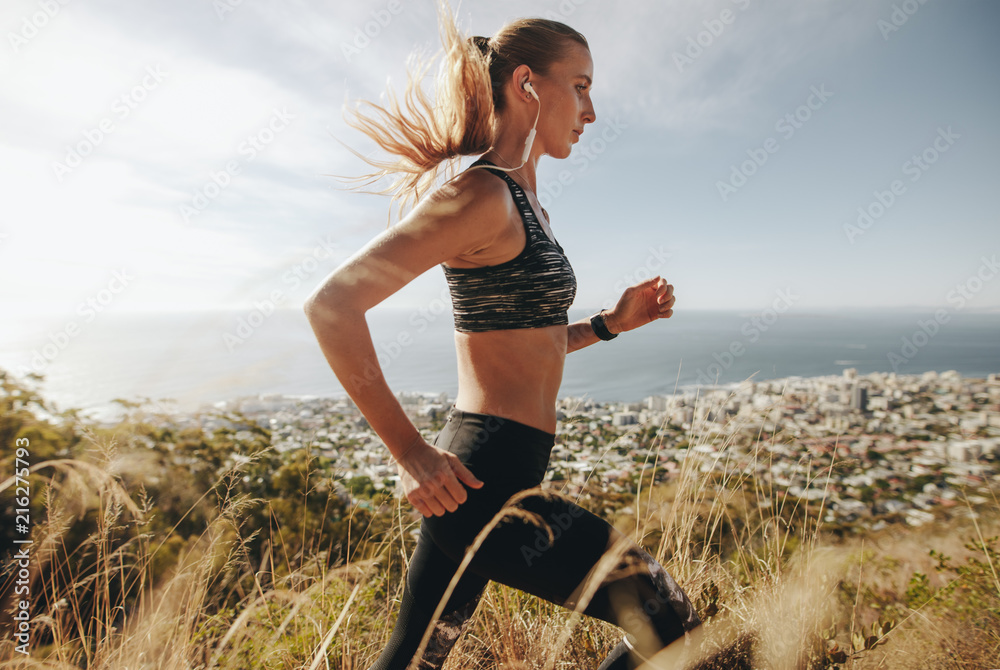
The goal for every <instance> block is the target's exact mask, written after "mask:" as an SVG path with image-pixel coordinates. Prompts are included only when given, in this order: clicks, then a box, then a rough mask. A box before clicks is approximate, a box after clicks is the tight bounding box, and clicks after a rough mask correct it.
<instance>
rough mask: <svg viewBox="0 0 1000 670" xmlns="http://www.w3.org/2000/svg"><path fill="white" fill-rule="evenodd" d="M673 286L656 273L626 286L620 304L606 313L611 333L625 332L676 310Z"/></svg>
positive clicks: (664, 317) (605, 319) (662, 317)
mask: <svg viewBox="0 0 1000 670" xmlns="http://www.w3.org/2000/svg"><path fill="white" fill-rule="evenodd" d="M673 307H674V287H673V285H672V284H668V283H667V280H666V279H664V278H663V277H660V276H659V275H657V276H656V277H653V278H652V279H647V280H646V281H644V282H640V283H638V284H634V285H632V286H629V287H628V288H627V289H625V292H624V293H622V297H621V298H619V299H618V304H617V305H615V307H614V309H613V310H611V312H610V313H606V314H605V315H604V322H605V323H606V324H607V326H608V328H609V329H610V330H611V332H612V333H624V332H625V331H627V330H634V329H635V328H638V327H639V326H645V325H646V324H647V323H650V322H652V321H655V320H656V319H669V318H670V316H671V315H672V314H673V313H674V310H673Z"/></svg>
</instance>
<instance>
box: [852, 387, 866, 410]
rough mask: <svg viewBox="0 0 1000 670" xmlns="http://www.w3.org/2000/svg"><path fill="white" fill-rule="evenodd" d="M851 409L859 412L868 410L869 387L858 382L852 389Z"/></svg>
mask: <svg viewBox="0 0 1000 670" xmlns="http://www.w3.org/2000/svg"><path fill="white" fill-rule="evenodd" d="M851 409H853V410H858V411H859V412H867V411H868V389H866V388H865V387H863V386H861V385H860V384H856V385H855V386H854V388H853V389H852V390H851Z"/></svg>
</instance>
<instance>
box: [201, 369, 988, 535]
mask: <svg viewBox="0 0 1000 670" xmlns="http://www.w3.org/2000/svg"><path fill="white" fill-rule="evenodd" d="M398 399H399V401H400V403H401V405H402V407H403V408H404V410H405V411H406V413H407V415H408V416H409V417H410V418H411V419H412V420H413V422H414V424H415V425H416V426H417V427H418V429H420V430H421V432H422V434H423V435H424V437H425V438H426V439H427V440H428V441H433V438H434V436H435V435H436V433H437V432H438V431H439V430H440V428H441V426H442V425H443V422H444V420H445V419H446V418H447V414H448V410H449V408H450V407H451V403H452V402H453V400H452V399H451V398H449V397H448V396H447V395H446V394H414V393H400V394H398ZM217 407H218V408H220V409H225V410H227V411H235V412H239V413H240V414H242V415H243V416H245V417H247V418H248V419H253V420H255V421H257V422H258V423H260V424H261V425H263V426H266V427H268V428H269V429H270V431H271V439H272V445H273V446H274V448H275V449H276V450H278V451H279V452H287V451H291V450H296V449H303V448H308V449H310V450H312V451H315V452H317V453H319V454H321V455H323V456H325V457H326V458H328V459H330V462H331V463H332V464H333V467H334V470H335V474H334V476H335V478H336V479H337V481H338V482H339V484H338V490H339V491H340V494H341V495H342V496H343V497H345V498H351V497H352V495H354V496H357V495H358V491H359V490H361V489H360V487H359V486H357V484H358V483H359V482H363V483H364V487H363V488H364V490H367V491H369V492H374V491H386V490H392V489H394V487H395V485H396V483H397V482H398V480H399V476H398V474H397V469H396V466H395V465H394V464H393V463H392V460H391V457H390V454H389V451H388V449H387V448H386V446H385V445H384V444H383V443H382V441H381V440H380V439H379V437H378V435H376V433H375V432H374V431H373V430H372V429H371V427H370V426H369V425H368V422H367V421H366V420H365V418H364V417H363V416H362V415H361V414H360V412H359V411H358V409H357V407H355V406H354V404H353V403H352V402H351V400H350V399H349V398H347V397H346V396H345V397H342V398H301V397H288V396H279V395H264V396H259V397H248V398H240V399H237V400H234V401H230V402H226V403H220V404H219V405H218V406H217ZM689 459H695V460H694V461H690V460H689ZM998 461H1000V374H991V375H989V376H988V377H987V378H985V379H983V378H979V379H975V378H963V377H961V376H960V375H959V374H958V373H956V372H954V371H947V372H942V373H937V372H927V373H924V374H920V375H897V374H895V373H871V374H866V375H859V374H858V373H857V371H856V370H854V369H846V370H844V372H843V374H841V375H832V376H825V377H813V378H800V377H792V378H786V379H774V380H767V381H759V382H755V381H752V380H748V381H745V382H743V383H741V384H736V385H731V386H727V387H724V388H722V387H717V388H699V389H695V390H690V391H687V392H685V393H677V394H674V395H670V396H650V397H647V398H645V399H644V400H643V401H642V402H631V403H624V402H623V403H607V402H593V401H591V400H588V399H587V398H574V397H566V398H562V399H561V400H560V401H559V405H558V425H557V429H556V444H555V447H554V448H553V451H552V455H551V458H550V462H549V468H548V472H547V473H546V482H545V483H544V484H543V486H554V487H557V488H558V489H559V490H561V491H562V492H563V493H566V494H569V495H572V494H574V493H579V492H580V491H581V489H582V488H583V487H584V486H585V484H586V483H587V482H588V481H590V482H595V481H596V482H600V484H601V486H602V487H605V488H606V489H608V490H611V491H616V492H624V493H627V492H634V490H635V487H636V486H637V484H638V482H639V481H640V479H641V480H642V481H643V482H645V483H646V484H648V483H649V482H650V481H655V482H658V483H668V482H670V481H671V480H672V479H676V478H677V477H679V476H680V475H681V473H682V472H683V471H684V470H685V463H686V462H687V464H688V465H689V466H693V467H695V468H697V470H698V471H699V472H701V473H707V474H715V473H718V480H719V481H720V482H721V481H728V482H730V484H729V485H730V486H731V485H732V481H733V480H732V478H733V477H736V478H738V479H739V480H741V481H744V482H747V483H748V484H749V483H752V485H753V486H754V487H755V488H756V489H757V490H763V491H768V492H770V493H769V494H768V496H776V497H781V498H783V499H793V500H794V499H797V500H802V501H814V500H815V501H822V509H823V510H824V512H823V514H824V517H823V521H824V522H825V523H828V524H840V525H844V526H846V525H850V526H851V527H856V528H862V529H864V528H867V529H871V530H878V529H879V528H882V527H884V526H886V525H887V524H889V523H900V522H905V523H907V524H909V525H911V526H920V525H923V524H926V523H929V522H931V521H933V520H934V519H935V518H936V517H938V516H940V515H942V514H949V515H975V514H976V511H975V510H976V509H977V508H978V507H979V506H981V505H984V504H987V503H995V499H994V497H993V496H994V493H995V491H996V490H997V484H998V483H1000V467H998ZM345 482H346V483H351V484H352V485H351V486H350V487H347V486H344V485H343V484H344V483H345ZM720 486H721V484H720ZM352 491H353V492H354V493H353V494H352ZM768 501H769V500H765V502H768Z"/></svg>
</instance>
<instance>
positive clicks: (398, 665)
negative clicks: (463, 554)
mask: <svg viewBox="0 0 1000 670" xmlns="http://www.w3.org/2000/svg"><path fill="white" fill-rule="evenodd" d="M457 568H458V564H456V563H455V562H454V561H452V560H451V559H450V558H448V556H446V555H445V554H444V553H442V552H441V550H440V549H438V548H437V547H436V546H435V545H434V542H433V541H431V539H430V537H429V536H427V534H426V533H425V532H421V535H420V539H419V540H418V541H417V547H416V549H414V551H413V555H412V556H411V557H410V567H409V570H408V571H407V573H406V578H405V580H404V583H403V596H402V601H401V602H400V605H399V612H398V614H397V616H396V625H395V627H394V628H393V631H392V636H391V637H390V638H389V642H388V644H386V647H385V649H383V650H382V653H381V654H380V655H379V657H378V660H377V661H376V662H375V665H373V666H372V667H371V670H404V669H405V668H406V667H407V665H408V664H409V663H410V661H411V660H413V658H414V656H415V655H416V653H417V648H418V647H419V646H420V640H421V639H422V638H423V636H424V631H426V630H427V626H428V624H429V623H430V622H431V616H432V615H433V614H434V610H436V609H437V606H438V603H439V602H440V601H441V597H442V596H443V595H444V593H445V591H446V590H447V588H448V584H449V583H450V582H451V578H452V576H454V574H455V571H456V570H457ZM487 581H488V580H486V579H484V578H483V577H480V576H479V575H476V574H473V573H466V574H465V575H463V576H462V577H461V579H459V581H458V584H457V585H456V587H455V590H454V591H453V593H452V595H451V597H450V598H449V600H448V604H447V605H446V606H445V608H444V609H443V610H442V613H441V616H440V617H439V618H438V620H437V621H436V622H435V624H434V630H433V632H432V633H431V637H430V639H429V640H428V643H427V647H426V649H425V651H424V654H423V657H422V658H421V662H420V665H418V666H417V667H418V668H419V669H420V670H440V668H441V667H442V666H443V665H444V661H445V659H446V658H447V656H448V653H449V652H450V651H451V648H452V647H453V646H455V643H456V642H458V638H459V636H460V635H461V633H462V630H463V629H464V628H465V624H466V623H467V622H468V620H469V619H470V618H471V617H472V614H473V613H474V612H475V611H476V605H477V604H478V603H479V597H480V596H481V595H482V592H483V589H484V588H485V587H486V584H487Z"/></svg>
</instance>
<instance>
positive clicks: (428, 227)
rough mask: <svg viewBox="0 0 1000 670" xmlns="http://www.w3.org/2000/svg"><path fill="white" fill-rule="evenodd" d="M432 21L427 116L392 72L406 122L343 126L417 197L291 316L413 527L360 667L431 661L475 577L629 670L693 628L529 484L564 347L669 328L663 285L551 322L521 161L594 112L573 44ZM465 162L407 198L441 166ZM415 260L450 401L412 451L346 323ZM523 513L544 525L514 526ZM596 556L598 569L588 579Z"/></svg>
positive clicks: (559, 264)
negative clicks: (394, 589) (381, 628)
mask: <svg viewBox="0 0 1000 670" xmlns="http://www.w3.org/2000/svg"><path fill="white" fill-rule="evenodd" d="M439 12H440V21H441V33H442V39H443V41H444V46H445V51H444V58H445V63H444V67H443V68H442V73H443V76H444V77H445V78H444V79H443V80H442V81H440V82H439V84H438V89H437V97H438V99H437V100H436V102H435V104H433V105H432V104H430V103H428V102H427V100H426V99H425V98H424V97H423V95H422V93H421V91H420V89H419V84H418V85H417V86H414V81H413V79H412V77H411V80H410V82H409V85H408V91H407V95H408V102H407V106H408V108H409V114H408V115H404V114H403V113H402V112H401V110H400V108H399V105H398V103H397V102H396V101H395V100H392V104H391V106H390V109H386V108H384V107H379V106H375V105H372V106H373V107H375V108H376V109H377V110H378V111H379V114H380V118H381V120H380V121H376V120H375V119H372V118H370V117H363V116H361V115H360V114H359V115H358V118H359V121H358V122H357V127H359V128H360V129H362V130H364V131H365V132H366V134H368V135H369V136H370V137H372V138H373V139H374V140H375V141H376V142H378V143H379V144H380V146H382V147H383V148H384V149H386V150H388V151H389V152H391V153H392V154H394V155H396V156H398V157H399V161H398V162H397V163H394V164H379V163H373V164H375V165H377V166H379V165H380V166H381V167H382V168H383V169H382V171H381V172H379V173H376V175H385V174H392V173H401V174H402V175H403V176H402V177H401V179H400V180H399V181H398V182H397V184H396V188H398V192H397V194H396V195H397V197H399V196H400V195H401V194H403V193H406V194H407V195H408V196H410V197H412V198H414V199H415V200H416V201H417V204H416V205H415V206H414V208H413V209H412V211H411V212H410V213H409V214H408V215H406V216H405V217H404V218H403V219H402V220H401V221H400V222H399V223H398V224H397V225H395V226H394V227H393V228H391V229H388V230H386V231H385V232H383V233H382V234H380V235H379V236H377V237H376V238H375V239H374V240H372V241H371V242H370V243H369V244H367V245H366V246H365V247H364V248H362V249H361V250H360V251H358V252H357V253H355V254H354V255H353V256H351V257H350V258H348V259H347V260H346V261H345V262H344V263H342V264H341V265H340V266H339V267H338V268H337V269H336V270H334V272H333V273H332V274H331V275H330V276H329V277H327V278H326V279H325V280H324V281H323V283H322V284H321V285H320V286H319V287H318V288H317V289H316V290H315V291H314V293H313V294H312V295H311V296H310V297H309V299H308V301H307V303H306V305H305V309H306V313H307V315H308V317H309V321H310V323H311V324H312V327H313V329H314V331H315V333H316V337H317V338H318V340H319V344H320V346H321V348H322V350H323V353H324V355H325V356H326V359H327V361H329V363H330V366H331V368H332V369H333V371H334V373H335V374H336V376H337V378H338V379H339V380H340V382H341V384H342V385H343V387H344V389H345V390H346V391H347V393H348V394H349V395H350V397H351V399H352V400H353V401H354V402H355V403H356V404H357V406H358V409H359V410H360V411H361V412H362V414H364V416H365V418H367V420H368V422H369V424H370V425H371V427H372V429H373V430H375V432H376V433H377V434H378V436H379V437H380V438H381V439H382V440H383V441H384V442H385V445H386V447H387V448H388V449H389V452H390V453H391V455H392V457H393V458H394V459H395V462H396V464H397V467H398V471H399V475H400V478H401V481H400V486H401V487H402V490H403V492H404V493H405V495H406V497H407V499H408V500H409V501H410V503H412V505H413V506H414V507H415V508H416V509H417V510H418V511H419V512H420V513H421V514H422V515H423V519H422V522H421V528H420V536H419V540H418V542H417V546H416V549H415V550H414V553H413V556H412V557H411V559H410V563H409V570H408V572H407V576H406V579H405V584H404V587H403V595H402V601H401V603H400V607H399V613H398V617H397V620H396V624H395V628H394V630H393V632H392V636H391V638H390V640H389V643H388V646H387V647H386V648H385V650H384V651H383V652H382V654H381V655H380V656H379V658H378V660H377V661H376V662H375V665H374V666H372V668H373V669H375V670H397V669H398V670H402V669H403V668H407V667H410V666H411V662H412V663H413V665H412V667H419V668H440V667H441V666H442V665H443V663H444V660H445V657H446V656H447V654H448V652H449V651H450V650H451V648H452V646H453V645H454V644H455V642H456V641H457V639H458V637H459V635H460V634H461V631H462V629H463V626H464V624H465V623H466V622H467V621H468V619H469V618H470V617H471V616H472V614H473V612H474V611H475V608H476V605H477V602H478V600H479V597H480V595H481V593H482V592H483V589H484V588H485V586H486V584H487V583H488V582H489V580H495V581H498V582H500V583H503V584H506V585H509V586H512V587H515V588H517V589H521V590H523V591H526V592H528V593H531V594H534V595H537V596H539V597H541V598H544V599H546V600H549V601H551V602H554V603H557V604H559V605H562V606H565V607H568V608H578V609H579V610H580V611H582V612H583V613H584V614H587V615H589V616H594V617H597V618H600V619H602V620H604V621H608V622H611V623H613V624H616V625H618V626H620V627H622V628H623V629H624V630H625V632H626V636H625V639H624V640H623V641H622V642H621V643H620V644H619V645H618V646H617V647H616V648H615V649H614V650H613V651H612V653H611V655H610V656H609V657H608V658H607V659H606V660H605V661H604V663H603V664H602V665H601V666H600V668H601V670H608V669H610V668H635V667H638V666H639V665H640V664H641V663H642V661H643V659H645V658H649V657H650V656H652V655H653V654H655V653H656V652H657V651H659V650H660V649H662V648H663V647H665V646H667V645H668V644H669V643H670V642H672V641H673V640H675V639H678V638H681V637H683V636H684V635H685V633H686V632H689V631H691V630H692V629H694V628H695V627H696V626H698V625H699V624H700V620H699V618H698V616H697V614H696V613H695V611H694V608H693V607H692V604H691V602H690V601H689V600H688V598H687V596H686V595H685V594H684V592H683V591H682V590H681V589H680V588H679V587H678V586H677V584H676V583H675V582H674V580H673V579H672V578H671V577H670V576H669V575H668V574H667V573H666V572H665V571H664V569H663V568H662V567H661V566H660V565H659V564H658V563H657V562H656V561H655V560H654V559H653V557H652V556H650V555H649V554H648V553H647V552H645V551H644V550H643V549H642V548H641V547H639V546H638V545H637V544H635V543H634V542H632V541H631V540H628V539H627V538H625V537H624V536H623V535H622V534H621V533H619V532H618V531H616V530H615V529H614V528H613V527H612V526H611V525H610V524H608V523H607V522H606V521H604V520H603V519H601V518H599V517H597V516H595V515H593V514H591V513H589V512H587V511H585V510H584V509H583V508H581V507H579V506H577V505H576V504H574V503H573V502H572V501H569V500H568V499H566V498H563V497H561V496H558V495H553V494H551V493H547V492H543V491H542V490H541V489H538V488H537V487H538V485H539V484H540V483H541V482H542V480H543V478H544V475H545V470H546V466H547V464H548V460H549V453H550V450H551V449H552V447H553V445H554V443H555V430H556V401H557V394H558V391H559V386H560V383H561V380H562V373H563V362H564V360H565V356H566V354H568V353H571V352H573V351H576V350H578V349H581V348H583V347H586V346H589V345H591V344H594V343H596V342H598V341H601V340H611V339H613V338H615V337H617V336H618V335H619V334H620V333H624V332H627V331H630V330H633V329H635V328H638V327H639V326H643V325H646V324H648V323H650V322H652V321H654V320H656V319H660V318H668V317H670V316H671V314H672V313H673V311H672V309H671V308H672V307H673V304H674V297H673V287H672V286H671V285H669V284H667V283H666V281H665V280H663V279H662V278H660V277H654V278H653V279H651V280H649V281H645V282H642V283H640V284H636V285H634V286H631V287H629V288H627V289H626V290H625V291H624V293H623V294H622V296H621V298H620V299H619V300H618V302H617V304H616V305H615V307H614V308H613V309H611V310H601V311H600V312H599V313H597V314H595V315H594V316H592V317H589V318H585V319H581V320H580V321H577V322H575V323H569V320H568V317H567V310H568V308H569V307H570V305H571V304H572V303H573V299H574V297H575V295H576V277H575V275H574V273H573V268H572V267H571V266H570V263H569V261H568V259H567V258H566V256H565V255H564V253H563V249H562V247H561V246H560V245H559V242H558V241H557V240H556V238H555V237H554V236H553V234H552V230H551V228H550V226H549V217H548V213H547V212H545V210H544V209H542V207H541V206H540V205H539V203H538V199H537V197H536V188H535V186H536V166H537V164H538V161H539V159H540V158H541V157H542V156H543V155H549V156H552V157H554V158H566V157H567V156H569V155H570V150H571V149H572V147H573V145H574V144H575V143H577V142H579V141H580V135H581V134H582V133H583V132H584V128H585V127H586V126H587V124H590V123H594V121H595V119H596V114H595V112H594V107H593V104H592V102H591V99H590V89H591V83H592V80H593V67H594V66H593V61H592V60H591V55H590V49H589V46H588V44H587V40H586V39H585V38H584V37H583V36H582V35H581V34H580V33H578V32H577V31H575V30H573V29H572V28H570V27H569V26H566V25H564V24H562V23H559V22H556V21H551V20H545V19H520V20H516V21H513V22H512V23H510V24H509V25H507V26H505V27H504V28H502V29H501V30H500V31H499V32H497V34H496V35H494V36H493V37H492V38H489V39H487V38H485V37H473V38H470V39H465V38H463V37H461V36H460V34H459V32H458V28H457V27H456V25H455V22H454V18H453V16H452V15H451V10H450V8H449V7H448V6H447V2H446V0H441V3H440V7H439ZM369 104H371V103H369ZM418 106H420V107H422V108H423V109H418V108H417V107H418ZM479 154H481V157H480V158H479V159H478V160H477V161H476V162H475V163H474V164H473V166H472V167H470V169H468V170H466V171H465V172H463V173H461V174H459V175H458V176H456V177H454V178H453V179H452V180H450V181H448V182H446V183H445V184H444V185H443V186H441V187H439V188H437V189H436V190H433V191H432V192H431V193H429V195H427V197H425V198H421V195H422V194H423V193H424V192H425V191H427V190H429V187H430V185H432V182H433V181H434V178H435V176H436V174H437V170H438V167H439V166H440V165H441V164H442V163H445V162H451V161H453V159H457V158H458V157H460V156H470V155H479ZM480 167H481V168H482V169H474V168H480ZM435 266H441V268H442V269H443V271H444V274H445V277H446V279H447V283H448V286H449V289H450V291H451V297H452V304H453V311H454V319H455V331H456V332H455V345H456V350H457V355H458V395H457V397H456V399H455V403H454V405H453V406H452V407H451V409H450V413H449V416H448V420H447V422H446V424H445V426H444V428H443V429H442V430H441V431H440V432H439V433H438V434H437V436H436V438H435V440H434V443H433V444H431V443H428V442H427V441H425V440H424V438H423V437H422V436H421V434H420V432H419V431H418V430H417V428H416V427H415V426H414V425H413V423H412V422H411V421H410V420H409V418H408V417H407V415H406V414H405V413H404V411H403V409H402V407H401V406H400V404H399V402H398V400H397V399H396V397H395V395H394V394H393V392H392V391H391V390H390V389H389V388H388V386H387V385H386V382H385V378H384V376H383V375H382V373H381V370H380V368H379V366H378V359H377V357H376V353H375V348H374V346H373V344H372V339H371V334H370V331H369V329H368V326H367V323H366V321H365V313H366V312H367V311H368V310H369V309H371V308H372V307H374V306H376V305H378V304H379V303H380V302H382V301H383V300H385V299H386V298H388V297H389V296H390V295H392V294H393V293H395V292H396V291H398V290H399V289H400V288H402V287H403V286H404V285H406V284H407V283H408V282H409V281H411V280H412V279H413V278H415V277H417V276H418V275H420V274H422V273H423V272H425V271H426V270H428V269H430V268H432V267H435ZM529 490H531V491H529ZM524 491H528V494H524V493H522V492H524ZM519 493H521V495H522V497H521V499H520V500H519V501H517V502H516V505H517V507H518V509H520V510H524V511H525V512H527V513H528V514H524V515H522V516H521V517H516V518H513V519H507V520H506V521H504V522H503V523H497V524H495V526H494V527H493V528H492V529H491V530H490V531H489V533H488V534H487V535H485V540H484V541H482V545H481V546H480V547H479V548H478V550H477V551H476V552H475V554H474V557H473V559H472V561H471V563H469V565H468V566H467V568H466V569H465V570H464V572H463V573H462V576H461V577H460V578H459V580H458V581H457V583H456V585H455V586H454V588H453V589H452V590H451V594H450V596H449V598H448V600H447V602H446V603H445V604H444V606H443V609H442V610H441V613H440V615H439V616H438V617H437V618H436V619H435V617H434V614H435V610H436V609H437V608H438V606H439V601H441V600H442V599H443V597H444V596H445V595H446V592H447V591H448V589H449V584H450V582H451V581H452V577H453V576H455V574H456V571H458V568H459V565H460V563H462V560H463V557H464V556H465V553H466V549H467V548H469V547H470V545H472V544H473V542H474V541H475V540H476V537H477V535H478V534H479V532H480V531H481V530H483V529H484V527H485V526H487V525H488V524H490V522H491V520H493V518H494V515H496V514H497V512H499V511H500V510H501V509H502V508H504V507H505V504H507V503H508V501H509V499H510V498H511V496H514V495H515V494H519ZM532 514H533V515H535V516H534V517H533V518H535V519H536V520H537V519H540V520H541V521H542V522H543V523H544V524H545V525H546V526H547V527H548V532H547V533H542V532H540V531H539V526H538V524H537V523H532V522H529V521H528V520H526V519H525V518H524V517H525V516H531V515H532ZM613 548H616V550H617V554H615V559H614V561H613V564H612V565H611V568H613V569H612V570H611V571H610V572H609V571H608V569H607V568H605V569H604V570H595V568H596V567H597V566H598V563H599V561H600V560H601V558H602V556H605V555H606V552H610V551H611V550H612V549H613ZM619 558H620V560H618V559H619ZM606 563H607V561H605V564H606ZM588 576H591V577H593V578H591V579H588ZM432 623H433V624H434V626H433V628H432V629H431V630H430V632H429V633H428V635H429V639H427V640H424V639H423V638H424V637H425V635H424V633H425V631H426V630H428V628H429V627H430V626H431V624H432ZM422 642H423V644H422ZM421 648H423V649H422V651H419V650H420V649H421ZM418 651H419V656H418ZM418 659H419V660H418Z"/></svg>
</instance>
